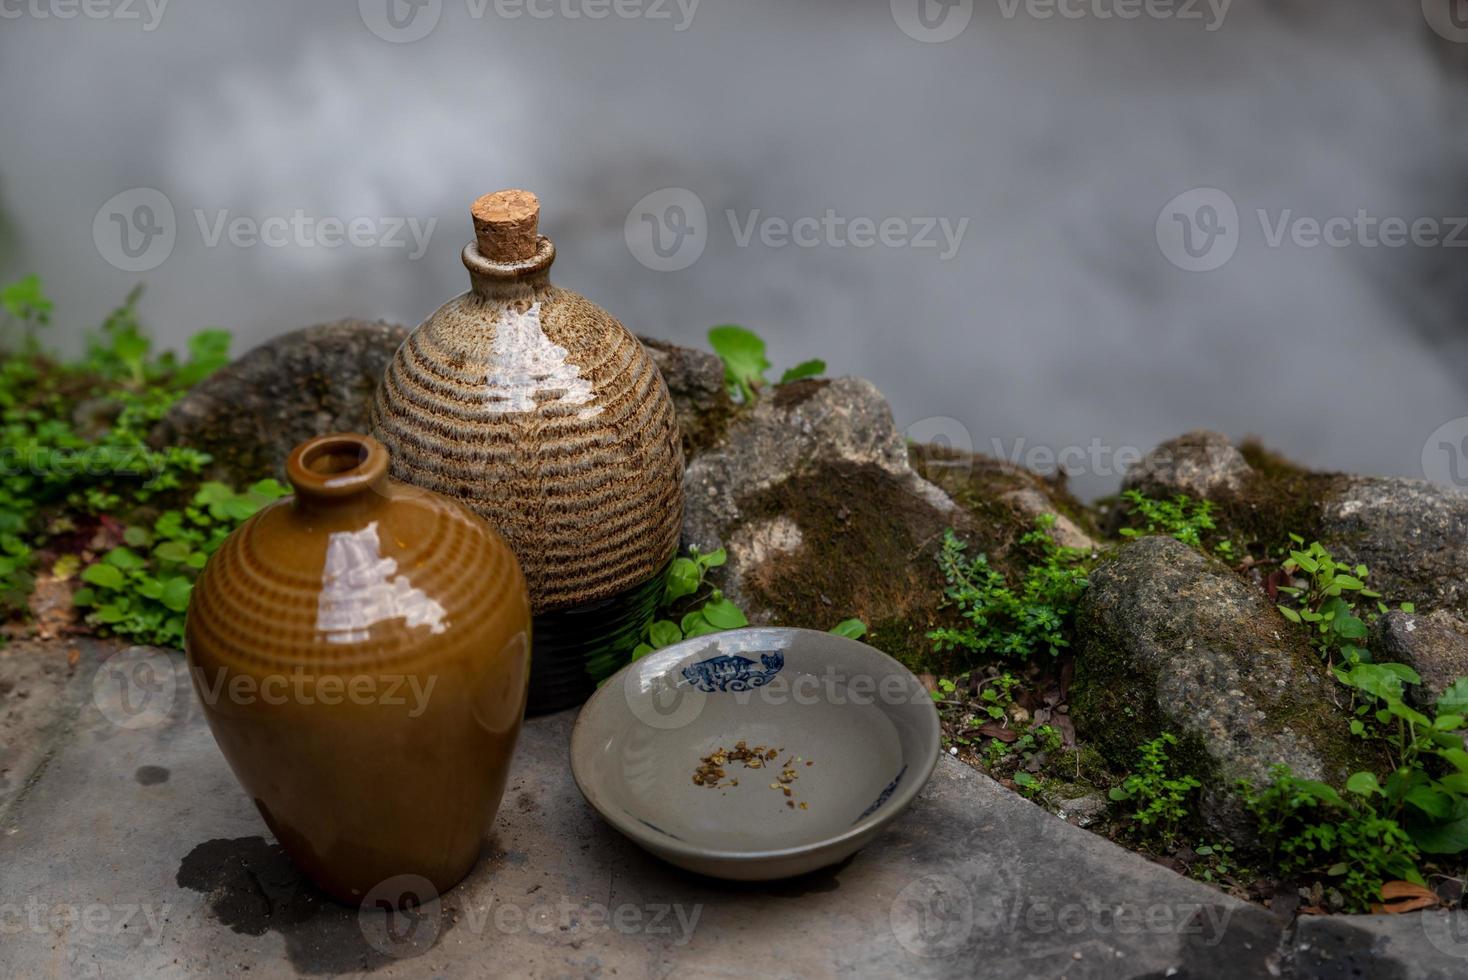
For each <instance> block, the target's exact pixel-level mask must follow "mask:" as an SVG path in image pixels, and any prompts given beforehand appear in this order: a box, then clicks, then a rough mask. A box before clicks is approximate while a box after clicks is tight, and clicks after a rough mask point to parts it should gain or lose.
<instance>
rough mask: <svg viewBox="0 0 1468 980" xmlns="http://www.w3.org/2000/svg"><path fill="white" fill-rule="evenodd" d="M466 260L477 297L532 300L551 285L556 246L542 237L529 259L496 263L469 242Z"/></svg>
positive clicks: (474, 244)
mask: <svg viewBox="0 0 1468 980" xmlns="http://www.w3.org/2000/svg"><path fill="white" fill-rule="evenodd" d="M463 260H464V268H466V269H468V270H469V281H470V282H471V283H472V284H473V289H474V293H475V295H477V296H480V297H482V298H484V299H489V300H497V301H514V300H521V299H530V298H532V297H533V296H534V294H535V293H536V292H538V291H540V290H543V289H545V288H546V287H548V286H549V285H550V267H551V264H552V263H553V262H555V260H556V247H555V246H554V245H553V244H551V240H550V239H549V238H546V237H545V236H543V235H542V236H540V237H539V238H538V239H537V240H536V249H535V254H534V255H532V256H530V257H529V258H527V259H522V260H519V261H515V262H496V261H492V260H490V259H488V258H486V257H485V256H484V254H483V253H482V252H481V251H480V247H479V244H478V243H477V242H470V243H469V244H468V245H466V246H464V252H463Z"/></svg>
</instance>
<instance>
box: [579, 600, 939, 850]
mask: <svg viewBox="0 0 1468 980" xmlns="http://www.w3.org/2000/svg"><path fill="white" fill-rule="evenodd" d="M740 633H764V634H769V633H776V634H809V635H811V636H813V637H819V638H821V639H822V640H823V641H825V642H833V643H836V644H837V645H838V646H840V645H848V644H849V645H850V646H851V647H858V648H860V649H861V650H862V653H863V655H864V656H875V657H877V658H879V659H880V660H885V661H886V662H887V665H888V666H890V667H891V668H894V669H896V670H898V671H900V672H901V673H902V674H905V675H906V676H907V677H908V678H910V679H911V681H912V684H913V685H914V686H915V687H916V688H917V689H919V690H924V688H923V687H922V682H921V681H919V680H918V679H917V675H915V674H913V672H912V671H910V670H908V669H907V668H906V667H904V666H903V665H902V664H901V663H899V662H898V661H897V660H896V659H894V658H893V657H892V656H891V655H889V654H887V653H884V652H883V651H881V650H878V649H877V648H876V647H874V646H871V645H870V644H867V643H862V642H860V641H858V640H853V639H851V638H850V637H845V636H840V635H838V634H836V633H827V632H824V631H822V630H813V629H802V628H799V627H794V626H746V627H741V628H740V629H735V630H725V631H723V632H720V633H717V634H706V635H704V636H696V637H692V638H690V639H686V640H680V641H679V642H677V643H674V644H672V645H670V646H666V647H663V648H662V649H661V650H656V651H654V652H652V653H649V654H647V655H646V656H644V657H641V658H639V659H638V660H635V661H632V662H631V663H629V664H627V665H626V666H624V667H623V668H622V669H621V670H619V671H617V672H616V673H615V674H613V675H612V676H611V677H610V678H608V679H607V680H606V682H604V683H603V684H602V685H601V686H600V687H598V688H597V689H596V692H595V693H593V694H592V696H591V697H590V698H589V699H587V702H586V704H584V705H582V707H581V710H580V712H579V713H578V714H577V715H576V722H575V724H574V725H573V726H572V728H571V741H570V744H569V745H568V747H567V751H568V753H569V755H570V763H571V777H572V778H573V779H574V780H575V782H576V788H577V789H578V790H580V792H581V796H582V798H583V799H585V800H586V802H587V804H588V805H590V807H591V808H592V809H593V810H595V811H596V812H597V813H598V814H599V815H600V816H601V818H602V819H603V820H605V821H606V822H607V823H608V824H610V825H611V826H612V828H613V829H614V830H616V831H618V832H619V833H621V834H622V835H623V836H625V837H628V838H630V839H631V840H632V841H633V842H634V843H636V844H638V845H640V846H642V847H643V848H645V849H647V850H651V851H653V852H654V853H668V854H674V855H677V856H679V857H685V858H692V859H697V860H703V861H708V860H715V861H721V862H728V863H758V862H763V861H769V860H773V859H778V858H790V857H797V856H800V855H804V854H810V853H813V852H816V851H822V850H825V849H827V848H831V847H835V846H838V845H841V844H845V843H848V842H850V841H853V840H858V839H860V838H861V837H863V836H864V835H867V834H870V833H872V832H874V831H877V830H880V829H881V828H882V827H884V826H886V825H887V824H888V823H890V822H891V821H892V820H894V819H895V818H896V817H897V816H898V815H899V814H901V813H902V812H903V811H904V810H906V809H907V807H908V805H909V804H911V803H912V801H913V799H914V798H916V796H917V795H918V793H919V792H921V791H922V789H923V787H924V786H926V785H927V784H928V780H929V779H930V778H931V777H932V775H933V770H934V769H935V768H936V767H937V765H938V757H939V756H941V755H942V754H943V737H942V725H941V723H940V722H939V719H938V709H937V707H936V706H935V705H934V704H933V702H932V700H931V699H928V700H927V701H926V706H927V707H926V710H924V711H923V712H922V716H923V718H924V719H925V721H926V724H924V725H923V726H922V727H923V729H924V730H923V732H922V734H924V735H926V736H927V740H928V741H930V742H931V743H932V746H933V749H932V751H931V752H929V753H928V754H927V755H928V757H927V758H926V759H919V760H917V768H919V769H920V770H921V771H920V773H918V777H919V778H915V779H911V780H908V781H907V782H906V784H905V785H902V786H900V787H899V788H898V789H897V790H896V791H894V792H893V794H892V795H891V796H890V797H888V798H887V800H886V801H884V804H883V805H882V806H880V807H878V808H877V810H876V811H875V812H874V813H872V814H870V815H868V816H866V817H863V818H861V819H859V820H857V821H856V822H855V823H854V824H852V825H851V826H850V827H848V828H847V829H846V830H844V831H842V832H841V833H839V834H836V835H835V836H832V837H824V838H822V839H820V840H817V841H812V842H810V843H807V844H799V845H796V846H795V847H785V848H779V849H775V850H761V851H749V850H738V851H734V850H721V849H718V848H712V847H698V846H694V845H691V844H689V843H687V842H685V841H680V840H676V839H674V838H672V837H669V836H668V835H666V834H662V833H653V832H652V831H651V830H649V828H647V827H644V826H643V825H642V824H641V823H639V822H637V821H635V820H632V819H629V818H627V817H625V816H623V815H622V814H621V813H619V812H609V811H610V810H611V808H610V807H607V806H604V805H603V804H602V803H601V802H600V801H599V799H598V797H597V794H596V793H595V792H594V791H593V790H592V789H590V788H589V787H588V786H587V782H586V780H585V779H583V778H582V774H581V772H580V769H579V767H578V766H577V764H576V756H577V752H576V746H577V745H578V743H580V742H582V741H584V740H585V739H587V738H590V737H591V736H590V735H589V734H588V732H589V730H590V729H589V727H588V725H587V724H586V720H587V719H588V718H589V717H591V715H592V714H593V709H594V707H595V706H596V704H597V703H598V701H599V700H600V699H601V698H603V697H606V696H608V692H610V691H611V690H613V685H616V686H617V689H620V688H621V686H622V685H624V684H625V683H626V674H627V672H628V671H630V670H632V669H633V668H639V669H645V665H648V664H656V663H657V662H659V661H675V660H678V659H680V658H681V657H682V656H683V654H684V653H686V652H687V649H688V647H690V646H692V645H693V644H695V643H707V642H708V640H709V638H710V636H714V637H721V636H729V635H734V634H740Z"/></svg>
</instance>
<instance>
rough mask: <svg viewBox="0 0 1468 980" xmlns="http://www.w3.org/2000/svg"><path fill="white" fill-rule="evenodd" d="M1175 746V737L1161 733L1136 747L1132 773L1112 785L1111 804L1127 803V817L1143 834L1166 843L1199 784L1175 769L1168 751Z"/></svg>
mask: <svg viewBox="0 0 1468 980" xmlns="http://www.w3.org/2000/svg"><path fill="white" fill-rule="evenodd" d="M1176 745H1177V736H1176V735H1173V734H1172V733H1171V732H1163V733H1162V734H1161V735H1159V736H1158V737H1156V738H1154V739H1152V740H1151V741H1150V742H1146V743H1143V745H1142V746H1141V747H1140V748H1139V749H1138V750H1137V767H1136V770H1135V771H1134V772H1132V773H1131V774H1130V775H1128V776H1127V777H1126V778H1125V779H1123V780H1122V781H1121V784H1120V785H1118V786H1113V787H1112V788H1111V791H1110V794H1109V795H1110V797H1111V800H1112V802H1114V803H1130V804H1131V806H1130V807H1129V808H1128V810H1129V812H1128V814H1127V815H1128V817H1129V818H1130V819H1131V820H1133V821H1134V822H1135V823H1137V824H1139V825H1141V827H1142V828H1143V833H1144V836H1149V837H1155V838H1158V839H1160V840H1161V841H1162V842H1163V843H1169V842H1171V841H1172V839H1173V838H1174V837H1175V836H1176V834H1177V828H1178V825H1179V824H1180V823H1181V822H1182V821H1183V820H1184V819H1185V818H1186V817H1187V816H1188V808H1187V800H1188V797H1189V796H1190V795H1191V794H1192V792H1193V791H1194V790H1196V789H1198V788H1199V787H1201V786H1202V785H1203V784H1202V782H1200V781H1199V780H1198V779H1197V777H1195V776H1190V775H1186V774H1182V773H1178V772H1177V771H1176V769H1177V767H1176V766H1175V765H1174V764H1173V763H1172V760H1171V759H1170V758H1169V754H1168V750H1169V748H1171V747H1174V746H1176Z"/></svg>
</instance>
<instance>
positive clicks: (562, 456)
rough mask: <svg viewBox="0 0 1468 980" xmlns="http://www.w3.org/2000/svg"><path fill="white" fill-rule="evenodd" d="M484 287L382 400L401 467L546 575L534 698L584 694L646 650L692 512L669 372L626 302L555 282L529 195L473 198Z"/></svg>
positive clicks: (414, 339)
mask: <svg viewBox="0 0 1468 980" xmlns="http://www.w3.org/2000/svg"><path fill="white" fill-rule="evenodd" d="M472 212H473V217H474V226H475V241H474V242H471V243H470V244H469V245H468V247H466V248H465V249H464V253H463V260H464V265H465V266H466V267H467V268H468V270H469V279H470V282H471V284H472V288H471V289H470V290H469V291H468V292H466V293H464V294H463V295H461V296H458V297H455V298H454V299H452V300H449V302H447V303H445V304H444V305H443V306H442V307H440V308H439V309H438V311H437V312H435V313H434V314H433V315H432V316H430V317H429V318H428V319H427V320H425V321H424V322H423V324H422V325H420V326H419V327H418V328H417V329H416V330H414V331H413V333H412V334H411V335H410V336H409V337H408V339H407V340H406V341H404V343H403V345H402V347H401V348H400V349H399V350H398V353H397V356H396V357H395V358H394V360H393V362H392V363H391V364H390V365H389V367H388V370H387V373H386V375H385V376H384V378H383V381H382V385H381V387H380V388H379V389H378V391H377V397H376V400H375V402H374V404H373V408H372V424H373V434H374V435H375V436H376V437H377V438H378V439H380V440H382V442H383V444H384V445H386V446H387V447H388V449H389V450H390V451H391V452H392V457H393V475H394V476H396V477H397V478H398V479H401V480H404V481H406V482H409V483H413V484H416V485H418V486H421V487H425V488H427V489H430V490H434V491H437V492H439V493H442V494H445V495H447V496H450V497H454V498H456V499H457V500H460V501H462V502H463V503H464V504H466V505H467V506H468V507H469V508H470V509H471V510H473V511H474V512H475V513H477V514H479V515H480V516H481V517H483V518H484V519H485V520H487V521H489V523H490V524H492V525H494V526H495V527H496V528H497V529H499V531H500V533H501V534H503V535H504V536H505V538H506V539H507V540H508V541H509V542H510V546H511V547H512V548H514V550H515V554H516V556H518V557H519V559H520V567H521V568H523V569H524V570H525V578H526V580H527V581H528V582H529V585H530V599H531V604H532V606H533V608H534V610H535V621H534V623H535V626H534V634H535V643H534V655H533V659H532V667H531V674H530V710H531V711H548V710H553V709H556V708H562V707H568V706H570V705H573V704H579V703H580V702H581V701H583V700H585V699H586V697H587V696H588V695H590V693H591V692H592V691H593V690H594V689H595V687H596V684H597V683H598V682H599V681H601V680H603V679H604V678H606V677H607V676H609V675H610V674H612V673H613V672H615V671H616V670H617V669H618V668H619V667H621V666H622V665H623V664H625V663H627V661H628V660H629V659H630V657H631V652H632V649H633V647H635V646H636V644H637V642H638V639H639V634H640V633H641V631H642V629H643V627H644V626H645V625H646V623H647V622H648V619H649V618H650V617H651V615H652V612H653V608H654V606H655V605H656V603H657V600H658V598H659V597H660V595H661V593H662V587H663V578H664V575H665V573H666V570H667V567H668V564H669V562H670V561H671V560H672V558H673V555H674V552H675V551H676V550H677V547H678V538H679V533H680V531H681V525H682V521H683V454H682V449H681V448H680V443H679V436H678V427H677V423H676V421H675V420H674V416H673V403H672V400H671V399H670V398H669V397H668V390H667V387H666V385H665V384H664V383H663V379H662V375H660V374H659V373H658V369H657V366H656V365H655V364H653V362H652V360H651V358H649V357H648V355H647V352H646V351H645V350H643V347H642V344H641V343H639V342H638V340H637V338H636V337H634V336H633V335H632V334H631V333H629V332H628V331H627V329H626V328H625V327H623V326H622V324H620V323H618V322H617V320H616V319H615V318H613V317H612V315H611V314H610V313H608V312H607V311H606V310H603V309H602V308H601V307H599V306H597V305H595V304H594V303H592V302H590V301H589V300H587V299H586V298H584V297H582V296H580V295H578V294H576V293H573V292H570V291H568V290H565V289H561V288H559V287H557V286H555V285H553V284H552V283H551V281H550V278H549V273H550V267H551V263H552V262H553V261H554V260H555V256H556V250H555V246H554V245H552V244H551V242H550V240H549V239H547V238H545V237H544V236H541V235H538V234H537V233H536V231H537V226H538V220H539V214H540V204H539V202H538V201H537V200H536V198H535V195H533V194H530V193H529V192H527V191H500V192H498V193H495V194H487V195H485V196H484V197H482V198H480V199H479V200H478V201H476V202H475V203H474V206H473V209H472Z"/></svg>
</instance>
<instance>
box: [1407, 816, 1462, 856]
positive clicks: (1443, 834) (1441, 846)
mask: <svg viewBox="0 0 1468 980" xmlns="http://www.w3.org/2000/svg"><path fill="white" fill-rule="evenodd" d="M1411 835H1412V843H1414V844H1416V845H1417V846H1418V847H1419V848H1421V849H1422V850H1423V851H1426V852H1427V853H1428V854H1462V853H1463V852H1464V851H1468V816H1464V817H1459V818H1458V819H1456V820H1453V821H1450V822H1448V823H1439V824H1428V825H1425V826H1421V827H1414V828H1412V830H1411Z"/></svg>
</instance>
